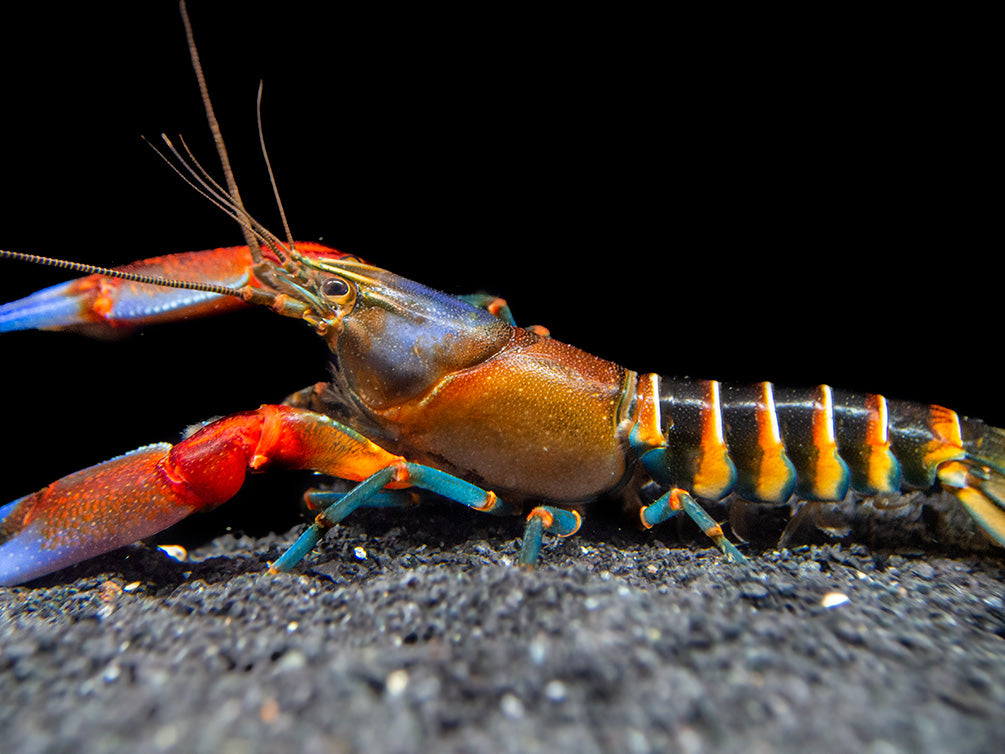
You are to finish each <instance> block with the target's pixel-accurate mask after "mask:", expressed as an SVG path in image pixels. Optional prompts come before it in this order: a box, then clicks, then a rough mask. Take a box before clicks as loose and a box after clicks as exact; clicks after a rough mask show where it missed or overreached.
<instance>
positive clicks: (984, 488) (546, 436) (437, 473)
mask: <svg viewBox="0 0 1005 754" xmlns="http://www.w3.org/2000/svg"><path fill="white" fill-rule="evenodd" d="M186 26H188V23H187V20H186ZM189 44H190V50H191V51H192V57H193V62H194V63H195V64H196V67H197V69H198V58H197V55H196V54H195V46H194V41H192V36H191V29H190V28H189ZM201 78H202V77H201V73H200V79H201ZM203 99H204V102H205V106H206V108H207V111H208V112H209V113H210V118H211V121H212V120H213V116H212V108H211V106H210V102H209V97H208V93H207V92H206V91H205V89H204V90H203ZM218 147H219V150H220V155H221V158H222V161H223V163H224V172H225V175H226V176H227V181H226V187H224V186H223V185H220V184H217V183H216V182H215V181H214V180H213V179H212V178H211V177H210V176H209V175H208V174H207V173H206V172H205V171H203V169H202V168H201V166H199V165H198V163H196V162H195V161H194V158H192V156H191V154H190V153H188V152H187V148H186V147H185V146H184V145H175V144H174V142H172V141H167V140H165V143H164V146H162V147H160V149H161V150H162V152H163V153H164V156H165V159H167V160H169V161H173V164H174V165H175V167H176V169H177V170H178V171H179V172H180V173H181V174H182V175H183V177H185V179H186V180H187V181H189V182H190V183H192V184H193V185H195V186H196V187H197V189H198V190H199V191H200V192H201V193H203V194H205V195H208V196H209V197H210V198H211V200H212V201H213V202H214V203H216V204H218V205H219V206H221V207H222V208H223V209H224V211H225V212H227V213H228V214H229V215H230V216H231V217H233V218H234V219H235V220H236V221H237V222H238V224H239V225H240V226H241V228H242V231H243V232H244V235H245V244H244V245H241V246H234V247H227V248H218V249H212V250H208V251H201V252H189V253H183V254H174V255H169V256H162V257H155V258H151V259H147V260H144V261H141V262H137V263H135V264H132V265H128V266H126V267H124V268H118V269H116V270H107V269H103V268H94V267H92V266H89V265H77V266H76V268H77V269H80V270H83V271H90V272H92V274H91V275H90V276H88V277H84V278H81V279H78V280H75V281H71V282H68V283H64V284H60V285H57V286H54V287H51V288H47V289H45V290H42V291H39V292H38V293H35V294H33V295H30V296H28V297H26V298H24V299H21V300H20V301H15V302H12V303H10V304H6V305H4V306H3V307H2V308H0V331H11V330H20V329H32V328H37V329H46V330H69V331H80V332H84V333H87V334H92V335H95V334H96V335H102V334H113V333H115V332H117V331H118V330H120V329H121V328H123V327H139V326H147V325H151V324H155V323H159V322H167V321H172V320H178V319H185V318H192V317H201V316H210V315H215V314H219V313H221V312H224V311H232V310H238V309H242V308H247V307H252V306H257V307H264V308H267V309H269V310H271V311H272V312H274V313H275V314H277V315H280V316H284V317H288V318H292V319H296V320H299V321H300V323H301V324H302V325H304V326H306V327H309V328H311V329H312V330H313V332H314V333H315V334H316V335H317V337H318V338H320V339H321V340H322V341H323V342H324V343H325V344H326V346H327V347H328V349H329V351H330V355H331V372H330V379H329V380H327V381H325V382H320V383H317V384H315V385H311V386H308V387H306V388H304V389H303V390H301V391H298V392H296V393H294V394H292V395H290V396H289V397H288V398H287V399H286V400H285V401H283V402H281V403H277V404H266V405H263V406H260V407H258V408H255V409H251V410H247V411H243V412H238V413H234V414H231V415H228V416H224V417H222V418H219V419H216V420H212V421H209V422H207V423H206V424H205V425H204V426H202V427H201V428H199V429H198V430H196V431H194V432H193V433H191V434H189V435H187V436H186V437H184V438H183V439H182V440H180V441H179V442H177V443H174V444H168V443H159V444H155V445H149V446H146V447H143V448H140V449H138V450H135V451H132V452H130V453H127V454H125V455H122V456H119V457H118V458H114V459H112V460H109V461H106V462H104V463H100V464H98V465H96V466H93V467H91V468H88V469H84V470H82V471H79V472H77V473H74V474H71V475H69V476H66V477H64V478H62V479H60V480H58V481H56V482H54V483H53V484H51V485H49V486H48V487H45V488H44V489H42V490H40V491H38V492H35V493H33V494H29V495H26V496H25V497H22V498H20V499H19V500H15V501H13V502H11V503H8V504H6V505H4V506H3V507H0V583H3V584H16V583H20V582H23V581H27V580H30V579H33V578H36V577H38V576H41V575H44V574H47V573H51V572H53V571H56V570H59V569H61V568H63V567H66V566H68V565H70V564H73V563H76V562H79V561H81V560H84V559H87V558H90V557H93V556H95V555H97V554H99V553H103V552H107V551H110V550H113V549H115V548H118V547H120V546H122V545H125V544H127V543H131V542H134V541H136V540H139V539H142V538H144V537H147V536H149V535H151V534H153V533H155V532H158V531H160V530H162V529H164V528H166V527H168V526H170V525H172V524H173V523H175V522H177V521H178V520H180V519H182V518H184V517H186V516H188V515H189V514H191V513H193V512H196V511H199V510H203V509H206V508H210V507H213V506H216V505H219V504H221V503H223V502H225V501H226V500H228V499H230V498H231V497H232V496H233V495H234V494H235V493H236V492H237V490H238V489H239V488H240V487H241V486H242V484H243V483H244V481H245V477H246V475H247V473H248V472H249V471H265V470H268V469H270V468H292V469H311V470H313V471H316V472H318V473H321V474H324V475H328V476H331V477H337V478H339V479H343V480H347V481H350V482H352V483H354V486H353V487H352V488H351V490H349V491H348V492H337V493H336V492H330V491H325V490H315V491H312V492H309V493H308V495H307V497H308V501H309V503H310V505H311V506H312V507H313V508H316V509H319V510H320V513H318V514H317V517H316V519H315V521H314V522H313V523H312V524H311V525H310V526H309V527H308V529H307V530H306V531H305V532H304V534H303V535H302V536H301V538H300V539H299V540H298V542H297V543H296V544H295V545H294V546H293V547H292V548H291V549H290V550H289V551H288V552H286V553H285V554H283V555H282V556H281V557H280V558H279V559H278V560H277V561H275V562H274V563H273V564H272V568H273V570H275V571H288V570H290V569H292V568H294V567H295V566H296V565H297V563H299V562H300V561H301V560H302V559H303V558H304V557H305V556H306V555H307V554H308V553H309V552H310V550H311V549H312V548H313V547H314V545H315V544H317V542H318V541H319V540H320V538H321V537H322V536H323V535H324V533H325V531H327V529H329V528H330V527H332V526H335V525H337V524H338V523H339V522H340V521H342V520H343V519H345V517H347V516H348V515H350V514H351V513H353V512H354V511H356V510H357V509H358V508H365V507H369V506H378V505H379V506H398V505H409V504H411V498H408V497H406V496H404V495H402V494H401V490H405V489H408V488H419V489H423V490H427V491H429V492H432V493H435V494H436V495H439V496H441V497H443V498H446V499H448V500H450V501H453V502H455V503H457V504H459V505H463V506H467V507H469V508H472V509H475V510H477V511H482V512H485V513H489V514H520V515H523V516H525V517H526V520H527V523H526V527H525V530H524V537H523V545H522V549H521V554H520V561H521V563H523V564H525V565H528V566H530V565H533V564H535V563H536V562H537V561H538V558H539V554H540V550H541V546H542V541H543V537H544V535H545V533H546V532H547V533H550V534H553V535H558V536H563V537H565V536H569V535H572V534H573V533H575V532H576V531H577V529H578V528H579V527H580V524H581V521H582V517H583V516H584V515H588V513H589V509H590V506H591V504H594V503H595V502H596V501H599V500H610V499H614V500H616V501H618V504H619V505H620V506H621V507H622V508H624V509H625V510H626V511H628V513H629V514H630V515H631V516H634V517H635V520H636V522H637V523H638V525H640V526H642V527H645V528H649V527H652V526H656V525H659V524H661V523H663V522H664V521H666V520H668V519H669V518H671V517H673V516H676V515H677V514H678V513H680V512H683V513H685V514H686V515H687V516H688V517H689V518H690V519H692V520H693V521H694V522H695V523H697V524H698V526H699V527H700V528H701V529H702V530H703V531H704V532H705V533H706V534H707V535H708V536H709V537H710V538H711V539H712V540H713V541H714V542H715V544H716V545H717V546H718V547H719V548H720V549H721V550H722V551H723V552H724V553H725V554H726V555H727V556H728V557H729V558H731V559H733V560H736V561H742V560H744V556H743V555H742V554H741V553H740V551H739V550H738V549H737V547H736V546H735V545H734V544H733V543H731V542H730V541H729V539H728V538H727V537H726V535H725V534H724V532H723V530H722V529H721V527H720V526H719V524H718V523H717V522H716V521H715V520H714V519H713V518H712V517H711V516H710V515H709V514H708V513H707V512H706V510H705V508H704V507H703V505H702V502H704V501H718V500H722V499H725V498H726V497H727V496H730V495H734V496H736V497H737V498H739V499H741V500H744V501H750V502H754V503H767V504H775V505H784V504H788V503H789V502H790V501H791V500H793V499H799V500H802V501H808V502H809V503H810V504H811V505H813V504H816V503H825V502H829V501H840V500H843V499H845V498H846V497H847V496H848V495H850V494H857V495H860V496H865V497H875V496H884V495H891V494H894V493H896V492H898V491H899V490H901V489H902V488H918V489H928V488H931V487H933V486H935V485H941V486H942V487H943V488H944V489H946V490H948V491H950V492H952V493H954V494H955V495H956V497H957V498H958V499H959V501H960V503H961V505H962V506H963V507H964V508H965V510H966V511H967V512H968V513H970V515H971V516H972V517H973V519H974V520H975V521H976V522H977V524H978V525H979V526H980V527H981V528H982V529H983V530H984V531H986V532H987V533H988V534H989V535H990V536H991V537H992V538H993V539H994V540H995V541H996V542H998V544H1001V545H1005V432H1003V431H1002V430H1000V429H997V428H994V427H991V426H988V425H986V424H984V423H983V422H981V421H979V420H975V419H966V418H964V417H960V416H959V415H957V414H956V413H955V412H953V411H951V410H949V409H945V408H941V407H939V406H923V405H919V404H914V403H908V402H899V401H893V400H887V399H886V398H884V397H883V396H880V395H875V394H867V395H856V394H853V393H850V392H844V391H840V390H837V389H832V388H830V387H828V386H826V385H821V386H818V387H813V388H793V389H782V388H776V387H775V386H774V385H772V384H771V383H769V382H761V383H756V384H752V385H726V384H720V383H719V382H716V381H713V380H684V379H672V378H664V377H660V376H658V375H656V374H639V373H636V372H634V371H631V370H630V369H627V368H625V367H622V366H620V365H618V364H616V363H613V362H611V361H607V360H605V359H602V358H599V357H597V356H593V355H591V354H589V353H586V352H585V351H582V350H580V349H578V348H575V347H574V346H571V345H567V344H565V343H562V342H560V341H559V340H557V339H554V338H552V337H550V335H549V333H548V332H547V331H546V330H545V329H544V328H541V327H528V328H524V327H519V326H517V325H516V323H515V321H514V319H513V317H512V315H511V314H510V312H509V309H508V307H507V305H506V304H505V302H504V301H502V300H501V299H498V298H495V297H492V296H484V295H469V296H452V295H447V294H444V293H441V292H439V291H437V290H434V289H432V288H429V287H426V286H424V285H422V284H420V283H417V282H414V281H411V280H409V279H407V278H404V277H401V276H399V275H396V274H394V273H393V272H390V271H388V270H385V269H382V268H381V267H378V266H376V265H374V264H371V263H369V262H366V261H364V260H363V259H361V258H359V257H358V256H356V255H353V254H347V253H342V252H340V251H338V250H336V249H334V248H330V247H328V246H325V245H322V244H319V243H313V242H295V241H294V240H293V239H292V236H291V235H290V234H289V233H286V235H285V237H281V236H278V235H276V234H274V233H272V232H270V231H269V230H268V229H266V228H265V227H264V226H263V225H262V224H260V223H259V222H257V221H256V220H255V219H254V218H253V217H251V215H250V214H248V212H247V211H246V210H245V208H244V205H243V203H242V201H241V199H240V196H239V194H238V192H237V188H236V183H235V182H234V181H233V178H232V175H231V173H230V170H229V166H228V161H227V158H226V152H225V149H224V148H223V143H222V140H220V141H219V143H218ZM284 223H285V219H284ZM4 255H5V256H9V257H13V256H20V257H21V258H27V257H31V258H32V259H34V260H35V261H40V260H41V259H42V258H39V257H34V256H32V255H17V254H14V253H11V252H4ZM59 264H60V265H61V266H70V265H69V264H67V263H59Z"/></svg>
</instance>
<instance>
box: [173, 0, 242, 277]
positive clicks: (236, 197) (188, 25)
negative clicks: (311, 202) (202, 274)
mask: <svg viewBox="0 0 1005 754" xmlns="http://www.w3.org/2000/svg"><path fill="white" fill-rule="evenodd" d="M179 6H180V9H181V20H182V23H184V24H185V38H186V39H187V40H188V53H189V56H190V57H191V58H192V68H193V69H195V77H196V79H197V80H198V82H199V92H200V93H201V94H202V105H203V108H204V109H205V110H206V119H207V120H208V121H209V130H210V131H212V132H213V141H215V142H216V153H217V154H218V155H219V156H220V164H221V166H222V167H223V174H224V177H225V178H226V179H227V190H228V191H229V192H230V198H231V199H232V200H233V204H234V207H235V208H236V209H237V210H238V211H239V213H240V214H241V215H245V216H246V215H247V211H246V210H245V209H244V203H243V202H242V201H241V193H240V192H239V191H238V190H237V181H236V180H235V179H234V171H233V170H232V169H231V167H230V158H229V157H228V156H227V146H226V145H225V144H224V141H223V132H221V131H220V124H219V123H218V122H217V120H216V113H214V112H213V102H212V100H211V99H210V98H209V88H208V87H207V86H206V77H205V75H203V72H202V63H200V62H199V50H198V49H197V48H196V46H195V34H194V33H193V32H192V22H191V21H190V20H189V17H188V9H187V8H186V7H185V0H181V3H180V4H179ZM240 225H241V232H242V233H243V234H244V241H245V243H247V244H248V247H249V248H250V249H251V258H252V259H254V260H255V262H256V263H257V262H261V261H262V250H261V248H260V247H259V246H258V239H257V238H255V234H254V233H253V232H252V231H251V229H250V228H248V226H247V224H246V223H240Z"/></svg>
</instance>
